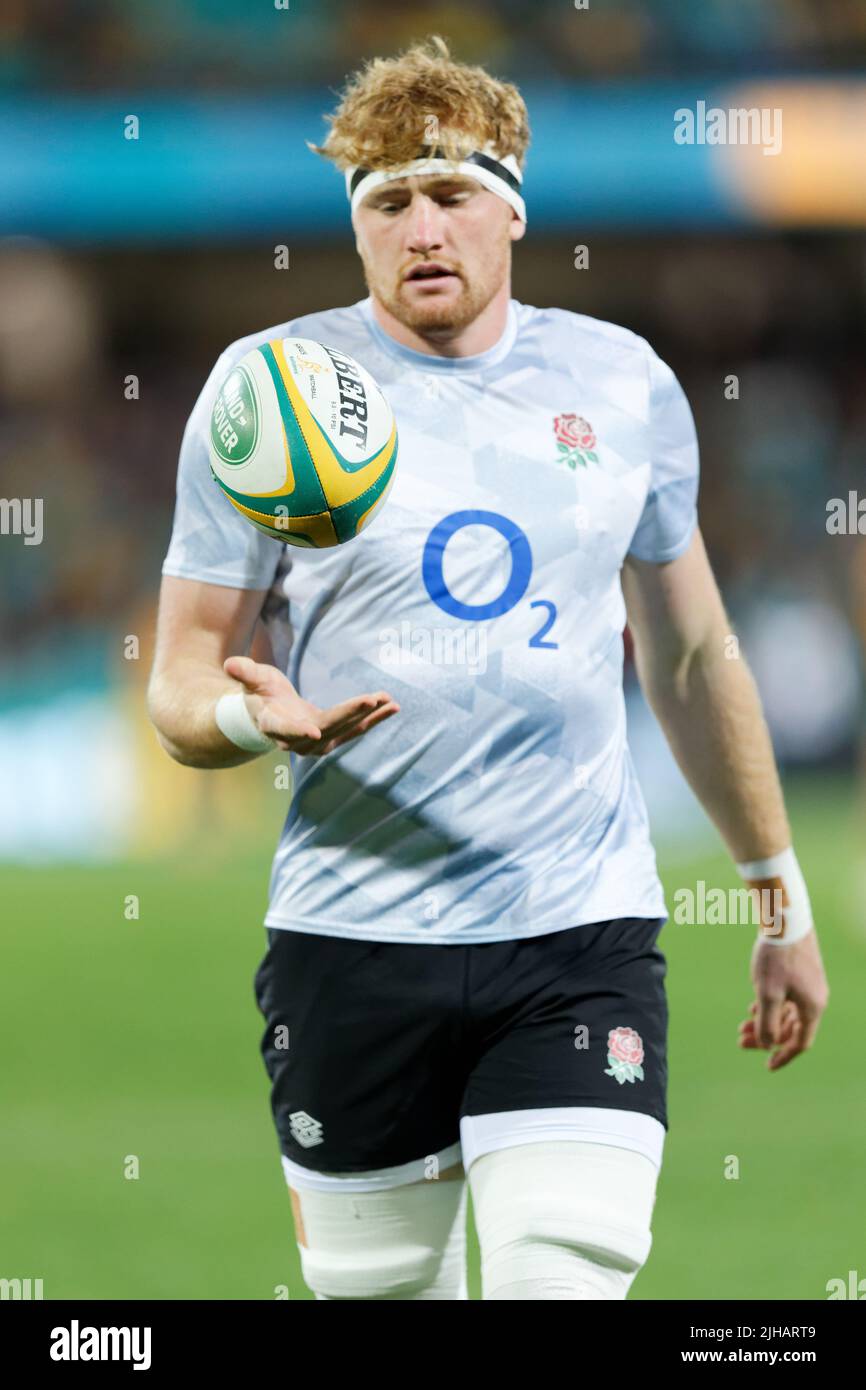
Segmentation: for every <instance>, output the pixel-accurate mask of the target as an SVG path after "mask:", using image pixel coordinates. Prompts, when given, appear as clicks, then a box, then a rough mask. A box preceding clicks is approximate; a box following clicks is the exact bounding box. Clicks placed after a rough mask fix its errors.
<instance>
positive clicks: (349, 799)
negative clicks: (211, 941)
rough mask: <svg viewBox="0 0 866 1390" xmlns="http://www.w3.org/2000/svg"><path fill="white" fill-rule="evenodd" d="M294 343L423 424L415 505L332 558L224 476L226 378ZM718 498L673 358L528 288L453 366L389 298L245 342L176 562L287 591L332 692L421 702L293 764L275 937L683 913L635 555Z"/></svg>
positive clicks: (415, 459)
mask: <svg viewBox="0 0 866 1390" xmlns="http://www.w3.org/2000/svg"><path fill="white" fill-rule="evenodd" d="M292 335H296V336H300V337H306V338H315V339H318V340H320V341H322V342H324V343H326V344H328V345H329V346H332V347H336V348H339V349H341V350H342V351H343V352H345V353H348V354H349V355H350V356H352V357H355V358H357V360H358V361H359V362H361V363H362V364H363V365H364V366H365V367H367V369H368V370H369V371H370V372H371V373H372V375H373V376H374V377H375V378H376V380H377V381H378V382H379V385H380V386H381V388H382V390H383V391H384V393H385V395H386V397H387V398H388V400H389V401H390V403H391V406H392V408H393V410H394V413H395V416H396V419H397V428H398V434H399V453H398V459H397V467H396V477H395V481H394V484H393V487H392V489H391V492H390V495H389V497H388V500H387V501H386V503H385V505H384V507H383V509H382V511H381V512H380V513H379V515H378V516H377V517H376V518H375V520H374V521H373V522H372V523H371V525H370V527H369V529H367V530H365V531H363V532H362V533H361V535H360V536H358V537H356V538H355V539H354V540H352V541H349V542H348V543H347V544H345V545H342V546H339V547H336V548H334V549H331V550H311V549H306V548H298V547H294V546H287V545H284V544H282V543H281V542H279V541H275V540H272V539H271V538H269V537H268V536H265V535H263V534H261V533H260V532H258V531H257V530H255V529H254V528H253V527H252V526H251V525H250V524H249V523H248V522H247V521H245V520H244V519H243V518H242V517H241V516H240V515H239V514H238V513H237V512H236V511H235V510H234V508H233V507H232V506H231V505H230V503H229V502H228V501H227V500H226V498H225V497H224V496H223V494H222V493H221V492H220V490H219V488H218V487H217V485H216V483H215V482H214V481H213V480H212V478H211V474H210V467H209V463H208V448H207V440H208V430H209V424H210V412H211V409H212V406H213V401H214V397H215V395H216V391H217V388H218V386H219V385H220V383H221V381H222V378H223V377H224V376H225V374H226V373H227V372H228V371H229V370H230V368H231V367H232V365H233V364H234V363H235V362H236V361H238V359H239V358H241V357H242V356H243V354H244V353H245V352H248V351H249V350H250V349H251V348H253V347H256V346H257V345H258V344H260V343H263V342H266V341H268V340H270V339H273V338H283V337H289V336H292ZM697 485H698V450H697V442H696V437H695V428H694V423H693V420H692V415H691V412H690V410H689V406H688V403H687V401H686V399H685V396H684V394H683V392H682V389H681V388H680V386H679V384H678V382H677V380H676V378H675V376H674V375H673V373H672V371H671V370H670V368H669V367H667V366H666V365H665V364H664V363H663V362H662V361H661V360H660V359H659V358H658V357H657V356H656V354H655V353H654V352H653V350H652V348H650V346H649V345H648V343H647V342H646V341H645V340H644V339H643V338H639V337H637V336H636V335H635V334H634V333H631V332H629V331H628V330H627V329H624V328H619V327H617V326H615V325H613V324H609V323H604V322H601V321H600V320H597V319H593V318H588V317H586V316H584V315H581V314H574V313H570V312H568V311H565V310H561V309H538V308H533V307H531V306H530V305H526V304H521V303H518V302H517V301H516V300H512V301H511V303H510V305H509V311H508V322H507V327H506V329H505V332H504V334H503V336H502V338H501V339H500V341H499V342H498V343H497V344H496V345H495V346H494V347H492V348H491V349H490V350H489V351H487V352H484V353H480V354H479V355H478V356H475V357H461V358H445V357H433V356H428V355H427V354H424V353H419V352H415V351H413V350H411V349H409V348H405V347H402V346H401V345H400V344H398V343H396V342H395V341H394V340H393V339H392V338H391V337H390V336H389V335H388V334H386V333H385V332H384V331H383V330H382V329H381V328H380V327H379V325H378V324H377V323H376V322H375V320H374V318H373V315H372V310H371V305H370V301H369V299H367V300H362V301H361V302H359V303H357V304H354V305H351V306H350V307H347V308H342V309H331V310H327V311H325V312H323V313H317V314H309V315H306V316H304V317H303V318H299V319H295V320H292V321H290V322H289V323H285V324H281V325H278V326H276V327H273V328H269V329H267V330H266V331H264V332H261V333H254V334H252V335H251V336H250V337H247V338H243V339H241V340H240V341H238V342H236V343H233V344H232V345H231V346H230V347H229V348H228V349H227V350H226V351H225V352H224V353H223V355H222V356H221V357H220V359H219V361H218V362H217V363H216V365H215V367H214V369H213V372H212V374H211V376H210V377H209V379H208V381H207V383H206V385H205V387H204V389H203V391H202V393H201V396H200V397H199V400H198V402H197V404H196V406H195V408H194V410H193V412H192V415H191V417H190V420H189V423H188V425H187V429H186V432H185V434H184V439H183V444H182V447H181V454H180V467H179V472H178V495H177V508H176V512H175V520H174V529H173V533H172V537H171V543H170V546H169V550H168V555H167V557H166V560H165V564H164V567H163V572H164V573H165V574H169V575H177V576H180V577H182V578H187V579H196V580H203V581H205V582H207V583H213V584H220V585H230V586H233V587H236V588H241V589H259V588H260V589H266V590H268V591H269V593H268V596H267V598H266V600H265V605H264V618H265V621H266V623H267V626H268V628H269V631H270V635H271V640H272V643H273V647H274V652H275V658H276V661H277V663H278V664H279V665H280V666H281V668H282V669H283V670H285V671H286V673H287V675H288V677H289V679H290V680H291V681H292V682H293V684H294V685H295V687H296V688H297V689H298V690H299V691H300V693H301V694H302V695H303V696H304V697H305V698H307V699H309V700H311V701H313V702H314V703H315V704H317V705H319V706H321V707H327V706H330V705H333V704H336V703H338V702H339V701H341V700H344V699H347V698H348V697H349V696H352V695H357V694H361V693H363V692H365V691H375V690H379V689H384V690H387V691H388V693H389V694H390V695H391V696H393V697H394V698H395V699H396V700H397V701H398V702H399V704H400V706H401V709H400V712H399V713H398V714H396V715H394V716H392V717H391V718H390V719H389V720H386V721H385V722H384V723H383V724H382V725H380V726H379V727H377V728H375V729H373V730H372V731H371V732H370V733H368V734H366V735H363V736H362V737H361V738H359V739H356V740H354V741H352V742H351V743H348V744H345V745H343V746H342V747H340V748H337V749H335V750H334V751H333V752H332V753H330V754H328V755H327V756H325V757H298V756H296V755H294V754H292V755H291V760H292V769H293V774H294V781H295V793H294V798H293V800H292V804H291V808H290V810H289V813H288V816H287V818H286V822H285V826H284V829H283V833H282V837H281V839H280V843H279V845H278V847H277V851H276V855H275V858H274V864H273V870H272V874H271V888H270V904H269V908H268V912H267V916H266V918H265V921H266V923H267V925H268V926H271V927H278V928H286V929H288V930H296V931H305V932H314V933H320V934H324V935H330V936H342V937H355V938H361V939H367V940H371V941H400V942H429V943H436V944H439V943H467V942H483V941H503V940H508V939H511V938H515V937H527V936H537V935H542V934H544V933H547V932H555V931H561V930H563V929H564V928H567V927H572V926H579V925H582V924H586V923H591V922H598V921H605V920H607V919H609V918H614V917H625V916H629V917H632V916H643V917H662V916H664V915H665V904H664V897H663V893H662V888H661V884H660V883H659V879H658V875H657V872H656V863H655V855H654V852H653V849H652V845H651V843H650V838H649V829H648V824H647V816H646V808H645V806H644V801H643V797H642V795H641V791H640V788H639V786H638V784H637V780H636V777H635V772H634V768H633V765H632V760H631V755H630V753H629V750H628V745H627V742H626V726H625V704H624V699H623V691H622V669H623V643H622V631H623V627H624V624H625V605H624V602H623V598H622V591H621V586H620V569H621V566H622V563H623V560H624V559H625V556H626V554H627V553H629V552H630V553H631V554H633V555H635V556H637V557H638V558H640V559H642V560H648V561H652V562H656V563H660V562H663V561H666V560H671V559H673V558H674V557H675V556H677V555H679V554H680V553H681V552H682V551H683V550H685V548H686V547H687V545H688V543H689V541H690V539H691V537H692V534H693V532H694V529H695V526H696V524H697V516H696V494H697ZM283 756H285V755H283Z"/></svg>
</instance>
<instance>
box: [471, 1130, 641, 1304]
mask: <svg viewBox="0 0 866 1390" xmlns="http://www.w3.org/2000/svg"><path fill="white" fill-rule="evenodd" d="M512 1137H513V1144H512V1146H510V1147H506V1148H501V1149H498V1150H496V1151H493V1152H488V1153H485V1154H483V1155H482V1156H481V1157H479V1158H477V1159H476V1160H475V1161H474V1162H473V1163H472V1166H471V1167H470V1169H469V1180H470V1184H471V1188H472V1204H473V1209H474V1214H475V1225H476V1228H477V1231H478V1240H479V1244H480V1247H481V1272H482V1288H483V1297H484V1298H485V1299H512V1300H513V1299H520V1300H525V1299H533V1300H550V1299H614V1300H617V1299H624V1298H625V1297H626V1295H627V1293H628V1290H629V1288H630V1286H631V1284H632V1282H633V1280H634V1278H635V1276H636V1275H637V1273H638V1271H639V1270H640V1268H641V1266H642V1265H643V1263H644V1262H645V1260H646V1258H647V1255H648V1254H649V1250H650V1246H651V1244H652V1236H651V1230H650V1222H651V1217H652V1212H653V1206H654V1203H655V1194H656V1183H657V1178H658V1169H657V1167H656V1166H655V1164H654V1163H652V1162H651V1161H650V1159H649V1158H647V1157H646V1156H645V1155H644V1154H642V1153H638V1152H635V1151H634V1150H632V1149H626V1148H620V1147H617V1146H615V1145H612V1144H600V1143H592V1142H588V1141H586V1140H584V1139H582V1138H580V1130H579V1129H578V1130H577V1131H576V1133H575V1137H574V1138H572V1139H570V1140H568V1139H563V1140H554V1141H548V1140H543V1139H542V1140H539V1141H538V1142H533V1143H524V1142H522V1139H523V1136H522V1135H521V1133H520V1132H519V1131H517V1132H516V1133H515V1134H514V1135H513V1136H512Z"/></svg>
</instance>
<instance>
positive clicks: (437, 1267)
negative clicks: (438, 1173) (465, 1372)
mask: <svg viewBox="0 0 866 1390" xmlns="http://www.w3.org/2000/svg"><path fill="white" fill-rule="evenodd" d="M295 1210H296V1226H297V1227H298V1229H297V1231H296V1234H297V1236H298V1245H299V1249H300V1252H301V1268H302V1270H303V1275H304V1280H305V1282H306V1284H307V1286H308V1287H309V1288H310V1289H312V1291H313V1293H315V1295H316V1297H317V1298H319V1299H339V1298H351V1299H361V1298H392V1299H439V1300H445V1299H465V1298H466V1297H467V1292H466V1183H465V1181H464V1179H463V1178H462V1177H461V1178H459V1179H457V1180H454V1179H447V1178H440V1179H433V1180H430V1181H428V1182H420V1183H411V1184H406V1185H404V1186H402V1187H393V1188H389V1189H388V1190H387V1191H384V1192H355V1193H343V1192H318V1191H314V1190H310V1189H306V1190H304V1191H302V1192H296V1193H295ZM298 1210H300V1218H301V1219H300V1222H298V1218H297V1212H298Z"/></svg>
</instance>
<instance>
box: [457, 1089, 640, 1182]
mask: <svg viewBox="0 0 866 1390" xmlns="http://www.w3.org/2000/svg"><path fill="white" fill-rule="evenodd" d="M460 1139H461V1142H462V1145H463V1166H464V1168H465V1169H466V1171H467V1173H468V1172H469V1169H470V1167H471V1166H472V1164H473V1163H474V1162H475V1160H476V1158H480V1157H481V1155H482V1154H488V1153H494V1152H496V1151H497V1150H499V1149H512V1148H516V1147H517V1145H519V1144H534V1143H541V1142H547V1141H548V1140H551V1139H575V1140H585V1141H586V1142H588V1143H594V1144H611V1145H613V1147H614V1148H617V1149H632V1150H634V1152H635V1153H640V1154H643V1155H644V1156H645V1157H646V1158H648V1159H649V1161H650V1163H653V1164H655V1166H656V1168H661V1165H662V1152H663V1149H664V1142H665V1127H664V1125H663V1124H662V1123H661V1121H660V1120H657V1119H655V1118H654V1116H652V1115H643V1114H640V1113H638V1112H637V1111H635V1110H607V1109H605V1108H603V1107H600V1106H586V1105H569V1106H561V1107H552V1108H551V1109H545V1110H501V1111H497V1112H496V1113H494V1114H489V1115H464V1116H463V1118H462V1120H461V1121H460Z"/></svg>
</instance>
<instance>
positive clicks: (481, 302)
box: [361, 244, 508, 339]
mask: <svg viewBox="0 0 866 1390" xmlns="http://www.w3.org/2000/svg"><path fill="white" fill-rule="evenodd" d="M497 251H498V254H497V255H496V257H495V259H493V260H492V261H491V263H490V264H489V265H488V266H487V267H486V269H485V271H484V273H483V274H482V275H481V276H479V277H477V278H475V279H473V280H469V279H468V278H467V277H466V274H465V272H464V271H463V269H462V267H459V266H458V267H455V270H457V271H459V273H460V282H461V283H460V293H459V295H458V296H457V297H456V299H454V298H449V299H448V300H445V299H442V300H440V299H439V298H438V297H434V296H432V295H431V296H430V297H429V298H428V299H418V300H416V301H414V302H412V301H410V299H409V294H410V293H411V291H410V292H409V294H407V292H406V285H405V284H404V283H403V282H402V281H400V280H395V279H393V278H390V279H388V278H386V277H384V276H380V275H378V274H377V273H376V271H375V270H374V268H373V266H372V265H371V264H370V262H369V261H368V260H367V259H366V258H365V257H363V256H362V257H361V261H362V265H363V267H364V279H365V280H366V283H367V289H368V290H369V291H370V294H371V295H373V296H374V297H375V298H376V299H378V300H379V302H380V303H381V304H382V305H383V306H384V307H385V308H386V309H387V310H388V312H389V314H392V315H393V316H394V318H395V319H396V320H397V322H398V323H401V324H403V326H404V328H408V329H409V330H410V331H411V332H413V333H417V334H418V336H419V337H420V338H431V339H447V338H450V337H453V336H454V335H455V334H457V333H460V332H461V331H462V330H463V329H464V328H468V327H469V325H470V324H471V323H474V321H475V320H476V319H477V318H478V316H479V314H481V313H483V312H484V310H485V309H486V308H487V306H488V304H489V303H490V301H491V300H492V299H493V298H494V296H495V295H496V294H497V293H498V291H499V289H500V286H501V285H502V282H503V280H504V279H505V277H506V275H507V273H508V254H507V244H506V245H505V246H503V247H500V248H497ZM434 259H435V258H434Z"/></svg>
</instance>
